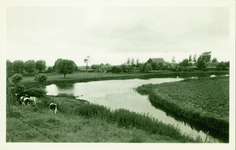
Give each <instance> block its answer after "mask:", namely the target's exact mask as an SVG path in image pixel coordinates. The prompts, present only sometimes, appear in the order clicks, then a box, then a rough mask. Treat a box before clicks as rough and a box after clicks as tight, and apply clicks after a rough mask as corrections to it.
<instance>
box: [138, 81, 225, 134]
mask: <svg viewBox="0 0 236 150" xmlns="http://www.w3.org/2000/svg"><path fill="white" fill-rule="evenodd" d="M137 91H138V92H139V93H140V94H149V99H150V102H151V103H152V104H153V105H154V106H155V105H157V106H158V105H161V106H163V107H165V108H167V109H168V110H171V111H173V112H175V113H176V114H178V115H180V116H183V117H185V118H187V119H190V120H192V121H195V122H197V123H200V124H204V125H206V126H208V127H210V128H213V129H215V130H218V131H220V132H223V133H226V134H228V133H229V77H216V78H200V79H187V80H183V81H180V82H172V83H162V84H156V85H154V84H149V85H143V86H140V87H138V88H137Z"/></svg>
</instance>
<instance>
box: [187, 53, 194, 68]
mask: <svg viewBox="0 0 236 150" xmlns="http://www.w3.org/2000/svg"><path fill="white" fill-rule="evenodd" d="M192 62H193V59H192V55H189V58H188V63H189V66H192Z"/></svg>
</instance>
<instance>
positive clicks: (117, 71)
mask: <svg viewBox="0 0 236 150" xmlns="http://www.w3.org/2000/svg"><path fill="white" fill-rule="evenodd" d="M111 72H112V73H121V72H122V68H121V67H120V66H114V67H112V69H111Z"/></svg>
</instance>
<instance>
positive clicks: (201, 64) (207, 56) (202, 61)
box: [197, 51, 211, 69]
mask: <svg viewBox="0 0 236 150" xmlns="http://www.w3.org/2000/svg"><path fill="white" fill-rule="evenodd" d="M210 60H211V51H210V52H204V53H202V54H201V55H200V56H199V57H198V60H197V67H198V69H205V68H206V64H207V63H208V62H210Z"/></svg>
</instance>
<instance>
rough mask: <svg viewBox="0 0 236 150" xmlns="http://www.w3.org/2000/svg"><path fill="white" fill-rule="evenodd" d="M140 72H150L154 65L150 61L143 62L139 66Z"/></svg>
mask: <svg viewBox="0 0 236 150" xmlns="http://www.w3.org/2000/svg"><path fill="white" fill-rule="evenodd" d="M139 70H140V72H149V71H150V70H152V65H151V64H150V63H148V62H146V63H144V64H141V65H140V67H139Z"/></svg>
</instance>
